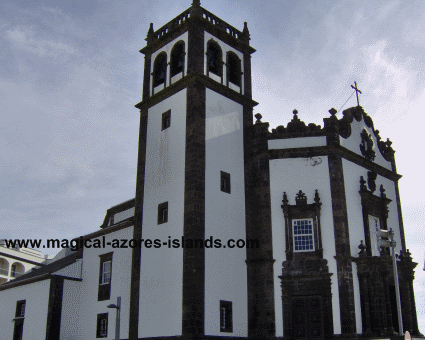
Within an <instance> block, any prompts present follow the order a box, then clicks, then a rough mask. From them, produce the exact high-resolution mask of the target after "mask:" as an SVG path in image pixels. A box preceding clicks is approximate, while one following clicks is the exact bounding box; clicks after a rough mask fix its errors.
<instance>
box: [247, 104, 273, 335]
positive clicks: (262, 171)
mask: <svg viewBox="0 0 425 340" xmlns="http://www.w3.org/2000/svg"><path fill="white" fill-rule="evenodd" d="M249 112H252V108H248V107H247V108H245V109H244V113H246V119H248V117H250V118H251V119H252V113H251V115H249V116H248V113H249ZM251 122H252V121H251ZM247 123H248V122H247ZM268 126H269V124H268V123H259V124H255V125H252V123H251V127H250V128H247V131H245V136H244V137H251V138H250V139H245V140H244V143H245V209H246V238H247V239H258V240H259V242H260V244H261V247H260V248H258V249H250V248H247V251H246V257H247V259H246V264H247V279H248V336H249V337H250V338H255V339H270V338H275V336H276V324H275V304H274V271H273V263H274V259H273V244H272V230H271V207H270V206H271V205H270V204H271V203H270V199H271V198H270V178H269V175H270V169H269V154H268V152H267V151H268V147H267V133H268Z"/></svg>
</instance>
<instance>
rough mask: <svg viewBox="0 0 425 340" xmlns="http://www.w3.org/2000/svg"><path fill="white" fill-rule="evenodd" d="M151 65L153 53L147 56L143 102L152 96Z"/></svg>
mask: <svg viewBox="0 0 425 340" xmlns="http://www.w3.org/2000/svg"><path fill="white" fill-rule="evenodd" d="M151 63H152V53H149V54H146V55H145V69H144V72H143V100H145V99H147V98H149V96H150V83H151V72H152V71H151Z"/></svg>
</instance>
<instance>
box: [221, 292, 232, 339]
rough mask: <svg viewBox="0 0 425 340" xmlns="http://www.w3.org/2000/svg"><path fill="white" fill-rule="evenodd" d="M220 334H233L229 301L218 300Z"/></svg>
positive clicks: (230, 303)
mask: <svg viewBox="0 0 425 340" xmlns="http://www.w3.org/2000/svg"><path fill="white" fill-rule="evenodd" d="M220 332H227V333H232V332H233V321H232V302H231V301H223V300H220Z"/></svg>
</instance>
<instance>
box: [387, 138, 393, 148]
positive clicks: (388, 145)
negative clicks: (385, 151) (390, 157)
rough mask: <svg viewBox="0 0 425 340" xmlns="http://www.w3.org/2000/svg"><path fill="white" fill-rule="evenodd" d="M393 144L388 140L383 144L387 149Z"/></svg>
mask: <svg viewBox="0 0 425 340" xmlns="http://www.w3.org/2000/svg"><path fill="white" fill-rule="evenodd" d="M392 143H393V142H391V141H390V139H389V138H387V141H386V142H385V144H386V146H387V147H388V148H390V147H391V144H392Z"/></svg>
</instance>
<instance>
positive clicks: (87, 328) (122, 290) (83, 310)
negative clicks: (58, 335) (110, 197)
mask: <svg viewBox="0 0 425 340" xmlns="http://www.w3.org/2000/svg"><path fill="white" fill-rule="evenodd" d="M104 237H105V244H106V245H107V244H108V242H113V240H114V239H120V240H121V239H127V240H130V239H131V238H132V237H133V227H128V228H124V229H121V230H118V231H115V232H112V233H110V234H107V235H105V236H104ZM99 239H100V240H102V239H103V236H101V237H99ZM92 240H95V239H92ZM110 252H113V255H112V274H111V298H110V299H109V300H105V301H98V300H97V296H98V290H99V270H100V257H99V255H102V254H106V253H110ZM131 257H132V249H131V248H122V249H119V248H112V246H106V247H105V248H85V249H84V252H83V269H82V279H83V281H82V282H80V284H75V285H73V284H72V283H68V282H67V287H71V289H78V292H79V297H78V295H76V296H75V297H76V299H77V300H78V298H80V301H81V302H80V305H79V317H78V320H77V321H78V322H79V323H78V324H76V325H74V327H75V331H74V333H73V334H74V335H73V336H74V337H75V338H76V339H87V340H88V339H94V338H95V337H96V326H97V325H96V323H97V314H100V313H109V318H108V338H112V337H113V335H114V334H115V333H114V332H115V313H116V312H115V309H109V308H107V306H108V305H109V304H111V303H114V304H116V303H117V297H118V296H121V332H120V336H121V337H122V338H124V339H126V338H128V325H129V321H128V320H129V308H130V307H129V306H130V305H129V304H130V302H129V300H130V278H131ZM78 287H79V288H78ZM66 294H69V292H67V293H66ZM66 296H67V298H68V297H70V298H72V295H71V296H70V295H66ZM67 301H68V305H67V307H70V308H72V303H71V302H69V300H67ZM64 308H66V307H63V309H64ZM70 327H71V326H70ZM65 329H66V327H65V328H63V330H64V332H65ZM64 334H65V333H64Z"/></svg>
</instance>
